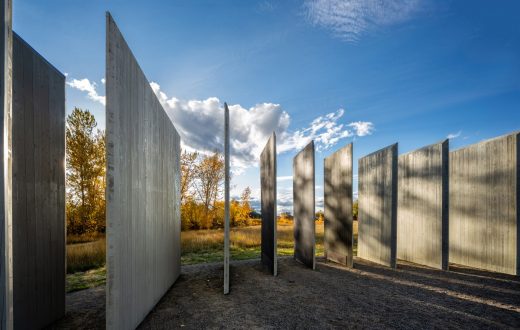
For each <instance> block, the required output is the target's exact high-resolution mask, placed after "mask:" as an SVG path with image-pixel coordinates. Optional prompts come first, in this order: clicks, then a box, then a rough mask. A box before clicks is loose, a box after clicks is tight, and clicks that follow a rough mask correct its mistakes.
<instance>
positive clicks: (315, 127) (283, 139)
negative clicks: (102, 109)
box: [67, 78, 373, 180]
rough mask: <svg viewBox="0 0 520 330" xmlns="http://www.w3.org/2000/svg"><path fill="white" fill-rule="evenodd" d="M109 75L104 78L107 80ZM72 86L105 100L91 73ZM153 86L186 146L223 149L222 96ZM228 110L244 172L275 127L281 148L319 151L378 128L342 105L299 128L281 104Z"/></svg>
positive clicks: (236, 166)
mask: <svg viewBox="0 0 520 330" xmlns="http://www.w3.org/2000/svg"><path fill="white" fill-rule="evenodd" d="M104 80H105V79H102V80H101V82H102V83H103V84H104V83H105V82H104ZM67 85H69V86H70V87H72V88H76V89H78V90H80V91H84V92H86V93H87V95H88V97H89V98H90V99H92V100H94V101H97V102H100V103H101V104H103V105H105V97H104V96H100V95H99V94H98V93H97V91H96V87H97V85H96V83H95V82H91V81H90V80H89V79H87V78H84V79H81V80H78V79H73V80H71V81H68V82H67ZM150 86H151V87H152V89H153V91H154V92H155V94H156V95H157V98H158V99H159V101H160V102H161V104H162V105H163V107H164V109H165V110H166V112H167V113H168V115H169V116H170V118H171V119H172V121H173V123H174V125H175V127H176V128H177V131H178V132H179V134H180V135H181V139H182V147H183V148H184V149H187V150H190V151H193V150H196V151H199V152H201V153H205V154H209V153H212V152H214V151H221V149H222V148H223V135H224V120H223V119H224V111H223V106H222V102H221V101H220V100H219V99H218V98H216V97H209V98H207V99H205V100H187V101H185V100H180V99H177V98H175V97H168V95H166V93H164V92H163V91H162V90H161V86H160V85H159V84H158V83H156V82H151V83H150ZM229 111H230V121H231V122H230V127H231V132H230V133H231V153H232V158H231V160H232V165H233V174H234V175H240V174H241V173H242V172H243V171H244V170H245V169H246V168H248V167H251V166H257V164H258V158H259V155H260V153H261V152H262V150H263V148H264V146H265V143H266V142H267V140H268V139H269V136H270V135H271V133H272V132H273V131H275V133H276V135H277V141H278V144H277V151H278V153H285V152H290V151H299V150H300V149H302V148H303V147H305V145H307V144H308V143H309V142H310V141H311V140H314V142H315V145H316V150H317V151H322V150H326V149H329V148H330V147H332V146H334V145H335V144H336V143H338V142H339V141H340V140H342V139H345V138H347V137H352V136H356V135H357V136H364V135H368V134H371V132H372V130H373V124H372V123H370V122H353V123H349V124H343V123H341V122H340V121H341V119H342V118H343V115H344V114H345V110H343V109H339V110H337V111H336V112H332V113H329V114H327V115H323V116H319V117H317V118H315V119H314V120H312V121H311V123H310V124H309V126H308V127H305V128H302V129H299V130H296V131H290V130H289V124H290V121H291V120H290V116H289V114H288V113H287V112H286V111H284V110H283V109H282V107H281V105H279V104H275V103H259V104H257V105H255V106H253V107H250V108H244V107H242V106H241V105H240V104H232V105H229ZM283 178H285V177H283ZM287 180H288V179H287Z"/></svg>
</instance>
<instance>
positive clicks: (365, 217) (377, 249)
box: [358, 143, 397, 267]
mask: <svg viewBox="0 0 520 330" xmlns="http://www.w3.org/2000/svg"><path fill="white" fill-rule="evenodd" d="M358 174H359V190H358V191H359V210H358V256H359V257H361V258H363V259H366V260H369V261H373V262H376V263H379V264H382V265H386V266H389V267H395V266H396V243H397V240H396V236H397V143H396V144H393V145H391V146H389V147H387V148H384V149H381V150H379V151H376V152H374V153H372V154H370V155H368V156H365V157H363V158H360V159H359V166H358Z"/></svg>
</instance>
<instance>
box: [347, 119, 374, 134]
mask: <svg viewBox="0 0 520 330" xmlns="http://www.w3.org/2000/svg"><path fill="white" fill-rule="evenodd" d="M348 126H349V127H352V128H353V129H354V131H355V134H356V135H357V136H365V135H370V134H372V132H373V131H374V124H372V123H371V122H368V121H355V122H353V123H350V124H348Z"/></svg>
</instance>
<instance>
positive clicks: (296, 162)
mask: <svg viewBox="0 0 520 330" xmlns="http://www.w3.org/2000/svg"><path fill="white" fill-rule="evenodd" d="M314 182H315V178H314V141H311V142H310V143H309V144H308V145H307V146H306V147H305V148H304V149H303V150H302V151H300V152H299V153H298V154H297V155H296V156H295V157H294V159H293V208H294V258H295V259H296V260H298V261H300V262H301V263H303V264H304V265H306V266H307V267H309V268H312V269H314V268H315V267H316V260H315V259H316V258H315V251H316V237H315V233H316V226H315V220H314V217H315V211H314V201H315V199H314V198H315V196H314V194H315V193H314Z"/></svg>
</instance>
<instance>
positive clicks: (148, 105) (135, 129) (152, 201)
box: [106, 14, 181, 329]
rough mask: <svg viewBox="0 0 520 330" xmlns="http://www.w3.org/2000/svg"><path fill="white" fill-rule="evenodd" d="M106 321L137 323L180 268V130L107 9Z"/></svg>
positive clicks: (114, 325) (118, 325)
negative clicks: (162, 104) (176, 128)
mask: <svg viewBox="0 0 520 330" xmlns="http://www.w3.org/2000/svg"><path fill="white" fill-rule="evenodd" d="M106 70H107V72H106V101H107V104H106V114H107V115H106V121H107V123H106V134H107V298H106V299H107V302H106V306H107V315H106V325H107V328H108V329H134V328H136V327H137V326H138V325H139V323H140V322H141V321H142V320H143V319H144V318H145V317H146V315H147V314H148V312H149V311H150V310H151V309H152V308H153V307H154V306H155V304H156V303H157V302H158V301H159V299H161V297H162V296H163V295H164V293H165V292H166V291H167V290H168V289H169V288H170V287H171V285H172V284H173V283H174V282H175V280H176V279H177V278H178V276H179V274H180V250H181V246H180V229H181V226H180V162H179V160H180V137H179V134H178V133H177V131H176V130H175V127H174V126H173V124H172V122H171V120H170V118H169V117H168V115H167V114H166V112H165V111H164V109H163V107H162V106H161V103H160V102H159V100H158V99H157V97H156V96H155V94H154V92H153V90H152V88H151V87H150V84H149V82H148V80H147V79H146V77H145V75H144V73H143V72H142V70H141V68H140V67H139V64H138V63H137V61H136V59H135V58H134V56H133V54H132V52H131V50H130V48H129V47H128V45H127V43H126V41H125V40H124V38H123V36H122V35H121V32H120V31H119V29H118V28H117V26H116V24H115V22H114V20H113V19H112V17H111V16H110V14H107V68H106Z"/></svg>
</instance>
